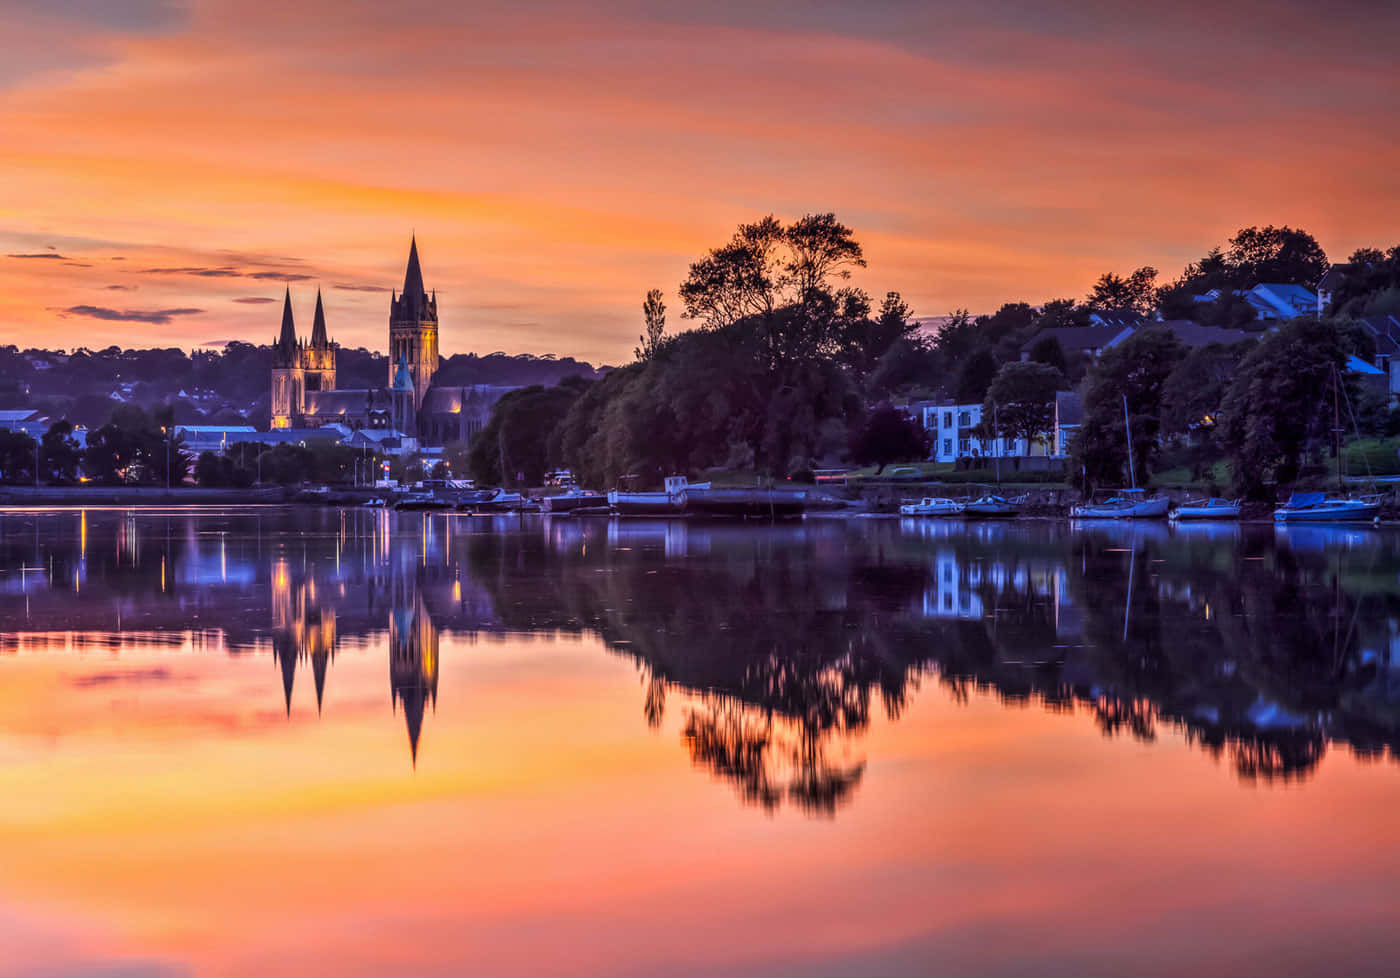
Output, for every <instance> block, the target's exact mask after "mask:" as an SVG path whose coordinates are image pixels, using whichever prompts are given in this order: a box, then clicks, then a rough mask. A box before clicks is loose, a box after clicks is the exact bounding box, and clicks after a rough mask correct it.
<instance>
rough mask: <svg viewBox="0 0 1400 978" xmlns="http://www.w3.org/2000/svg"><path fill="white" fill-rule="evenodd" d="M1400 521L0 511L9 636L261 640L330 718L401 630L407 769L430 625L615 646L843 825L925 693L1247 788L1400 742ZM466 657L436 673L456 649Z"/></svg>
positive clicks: (726, 759) (1392, 748) (289, 687)
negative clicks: (1128, 742) (307, 682)
mask: <svg viewBox="0 0 1400 978" xmlns="http://www.w3.org/2000/svg"><path fill="white" fill-rule="evenodd" d="M1397 573H1400V538H1397V537H1395V536H1394V535H1391V534H1388V533H1384V532H1379V531H1375V530H1370V529H1355V528H1339V529H1332V528H1326V527H1287V528H1280V529H1278V530H1275V529H1274V528H1273V527H1238V526H1224V527H1219V526H1208V525H1200V526H1189V527H1188V526H1182V527H1177V528H1172V527H1168V526H1166V525H1165V524H1113V523H1109V524H1085V525H1083V526H1080V527H1077V528H1076V529H1075V530H1073V531H1070V530H1068V529H1066V528H1064V527H1062V526H1058V525H1053V524H1049V523H1033V522H1027V523H1020V522H1018V523H1011V524H961V523H956V522H951V521H930V520H902V521H853V522H842V521H835V520H833V521H823V520H808V521H806V522H803V523H796V524H790V525H783V526H778V527H772V528H761V527H753V526H743V525H726V524H718V523H717V524H700V523H686V522H682V521H664V520H658V521H645V520H639V521H611V522H610V521H606V520H597V521H590V520H573V521H560V520H552V521H543V520H538V519H521V518H519V517H498V518H492V519H480V518H467V517H457V516H450V515H448V516H444V515H441V514H427V515H425V514H397V515H396V514H392V513H385V512H368V511H353V510H347V511H332V510H324V511H322V510H296V511H283V510H275V509H273V510H265V511H256V510H245V511H222V510H211V511H202V512H190V511H171V512H164V513H163V512H150V511H147V512H141V513H130V512H125V511H121V510H89V511H81V512H79V511H69V512H57V513H37V514H36V513H16V512H11V513H5V514H3V515H0V654H24V653H29V652H34V651H50V652H52V651H62V652H85V651H89V650H97V649H103V650H110V651H112V652H116V653H120V652H121V651H122V650H124V649H128V648H135V647H145V648H151V647H156V648H161V647H166V648H171V649H176V648H181V649H183V648H188V649H190V650H192V651H195V652H198V653H202V654H207V653H224V654H228V655H233V656H245V655H269V656H270V659H271V661H272V663H273V664H274V665H275V666H276V668H277V674H278V676H279V678H280V683H279V686H280V688H279V689H277V692H276V694H275V695H278V706H279V707H280V708H281V709H282V710H283V711H285V713H286V715H288V716H290V715H291V714H292V712H293V706H294V701H295V699H296V696H295V695H294V691H295V690H296V689H297V682H296V680H297V678H298V673H299V672H300V673H301V674H302V676H305V674H306V669H307V667H309V669H310V675H311V683H312V689H313V690H314V699H315V707H316V711H317V713H318V714H319V713H320V712H321V711H322V710H324V709H333V708H334V707H333V705H332V704H333V701H334V697H333V696H329V697H328V693H327V688H328V685H329V687H330V688H331V689H333V688H334V668H333V667H334V663H335V661H336V657H337V654H338V653H339V652H340V651H341V650H342V649H343V648H345V647H347V646H349V647H355V648H360V649H364V648H369V647H371V646H377V645H381V644H382V645H383V646H384V647H386V648H387V657H388V660H389V661H388V671H389V704H388V707H389V711H390V712H392V713H393V714H397V713H398V712H399V711H400V710H401V711H402V714H403V722H404V724H405V726H406V728H407V737H408V747H409V751H408V758H407V760H408V761H409V762H410V763H411V764H413V765H416V764H417V761H418V756H419V748H420V741H421V740H422V739H423V729H424V724H425V721H426V720H427V719H428V718H429V717H430V716H431V714H432V712H433V711H434V710H435V709H436V705H437V691H438V678H439V668H440V658H439V642H440V635H441V634H442V633H452V634H456V635H463V636H476V635H481V634H492V633H495V634H500V633H505V632H525V633H534V634H553V633H574V634H589V635H594V636H598V637H600V638H601V639H602V640H603V641H604V643H605V644H606V646H607V647H608V648H609V649H610V650H612V651H613V652H614V653H615V654H617V655H620V656H623V657H625V658H626V659H627V660H628V661H630V662H631V663H633V664H634V666H635V668H636V669H637V672H638V675H639V679H640V692H639V695H638V713H639V724H641V725H643V727H644V728H651V729H653V730H656V729H660V728H662V726H663V721H664V719H665V718H666V716H667V715H668V711H675V712H674V713H673V714H672V715H673V716H674V717H677V718H679V720H680V724H679V726H680V730H681V740H680V747H681V749H682V750H683V751H684V752H685V756H686V757H688V758H689V761H690V763H691V764H693V765H694V766H695V767H696V768H697V769H699V770H701V771H703V772H706V773H707V774H708V775H709V776H711V777H713V778H715V779H717V780H719V781H720V782H722V783H725V784H727V785H729V786H730V788H731V789H732V790H733V791H734V792H735V793H736V795H737V796H738V797H739V798H741V799H742V800H743V801H744V802H745V803H747V804H751V805H754V806H757V807H759V808H761V809H763V810H766V811H770V812H773V811H778V810H780V809H783V808H784V807H792V808H794V809H796V810H799V811H801V812H804V813H807V814H814V815H825V816H830V815H833V814H835V813H836V812H838V811H839V810H840V809H841V808H842V807H843V806H845V805H849V804H851V803H852V802H853V801H854V800H855V799H856V798H857V797H858V793H859V790H860V787H861V785H862V783H863V782H864V780H865V779H866V777H867V773H868V771H869V766H868V765H869V761H870V759H869V758H867V756H866V752H865V748H864V746H863V742H864V739H865V737H864V735H865V733H866V731H867V729H868V727H869V726H870V724H871V721H872V718H873V717H874V716H884V717H886V718H888V719H890V720H892V721H897V720H898V718H899V716H900V714H901V712H902V711H903V710H904V708H905V706H906V705H907V704H908V703H909V701H910V698H911V697H912V696H914V695H916V693H917V690H918V688H919V686H920V683H921V682H923V681H925V680H928V681H936V682H938V683H940V684H942V685H943V686H945V687H946V688H947V689H949V690H950V691H952V693H953V694H954V696H955V698H957V699H960V700H963V701H966V700H968V699H969V698H970V697H972V696H973V695H974V694H990V695H993V696H995V697H997V698H998V699H1000V700H1001V701H1002V702H1004V703H1005V704H1007V705H1009V706H1015V705H1026V704H1033V705H1036V706H1038V707H1040V708H1044V709H1048V710H1053V711H1061V712H1074V713H1083V714H1085V715H1087V716H1088V717H1090V718H1092V721H1093V722H1094V723H1096V724H1097V725H1098V727H1099V728H1100V729H1101V730H1102V731H1103V732H1104V733H1105V734H1106V735H1108V736H1113V737H1120V736H1121V737H1131V738H1135V739H1137V740H1139V741H1143V742H1151V741H1153V740H1154V739H1156V738H1158V737H1159V736H1161V733H1162V731H1163V730H1164V729H1170V730H1173V731H1178V732H1180V734H1181V735H1183V736H1184V737H1185V739H1186V740H1187V741H1188V742H1189V743H1191V744H1194V745H1197V746H1198V747H1199V748H1200V749H1201V750H1203V751H1205V752H1207V753H1209V754H1210V755H1212V756H1214V757H1218V758H1222V759H1225V760H1227V761H1228V763H1229V764H1230V765H1231V766H1232V768H1233V770H1234V771H1235V772H1236V773H1237V775H1238V776H1239V777H1240V778H1242V779H1245V780H1248V781H1252V782H1257V783H1271V782H1275V781H1287V780H1290V779H1296V778H1301V777H1306V776H1307V775H1309V774H1310V773H1311V772H1313V771H1315V770H1316V769H1317V767H1318V765H1319V764H1320V763H1321V761H1322V760H1323V758H1324V757H1325V755H1326V753H1327V751H1328V749H1329V747H1332V746H1336V745H1345V746H1346V747H1347V748H1349V749H1350V750H1351V751H1353V752H1354V753H1356V754H1357V755H1359V756H1362V757H1374V758H1379V757H1382V756H1386V755H1388V757H1389V759H1390V760H1392V761H1393V760H1394V759H1395V757H1396V752H1397V745H1400V663H1397V655H1396V650H1397V644H1396V643H1397V635H1400V600H1398V599H1400V582H1398V580H1397ZM448 665H449V668H450V665H451V664H450V663H449V664H448Z"/></svg>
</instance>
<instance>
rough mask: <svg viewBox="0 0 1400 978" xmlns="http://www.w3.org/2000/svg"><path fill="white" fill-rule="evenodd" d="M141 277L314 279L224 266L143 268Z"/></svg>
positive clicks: (296, 280)
mask: <svg viewBox="0 0 1400 978" xmlns="http://www.w3.org/2000/svg"><path fill="white" fill-rule="evenodd" d="M139 274H141V275H190V276H193V277H195V278H251V279H257V280H260V281H268V280H271V281H277V282H305V281H306V280H308V279H310V278H313V277H314V276H311V275H304V274H302V273H300V272H250V271H245V270H244V269H241V268H232V267H230V266H227V265H225V266H222V267H218V268H211V267H206V266H203V265H185V266H182V267H178V268H143V269H141V271H140V272H139Z"/></svg>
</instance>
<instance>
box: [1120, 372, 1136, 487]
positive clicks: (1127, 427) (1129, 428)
mask: <svg viewBox="0 0 1400 978" xmlns="http://www.w3.org/2000/svg"><path fill="white" fill-rule="evenodd" d="M1123 430H1124V431H1125V432H1127V433H1128V479H1129V481H1130V482H1132V484H1133V488H1134V489H1136V488H1137V472H1136V471H1135V470H1134V468H1133V425H1132V422H1131V421H1129V420H1128V395H1127V394H1124V395H1123Z"/></svg>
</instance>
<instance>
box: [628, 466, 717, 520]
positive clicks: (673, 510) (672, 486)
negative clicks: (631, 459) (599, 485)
mask: <svg viewBox="0 0 1400 978" xmlns="http://www.w3.org/2000/svg"><path fill="white" fill-rule="evenodd" d="M691 488H694V489H708V488H710V484H709V483H708V482H704V483H696V484H695V485H694V486H691V485H690V484H689V483H687V482H686V479H685V476H683V475H673V476H668V477H667V479H666V484H665V488H664V489H661V490H660V491H656V492H631V491H625V490H622V489H613V490H611V491H610V492H609V493H608V505H609V506H611V507H612V509H613V511H614V512H616V513H618V514H620V515H622V516H675V515H677V514H679V513H681V512H682V511H683V510H684V507H685V492H686V490H687V489H691Z"/></svg>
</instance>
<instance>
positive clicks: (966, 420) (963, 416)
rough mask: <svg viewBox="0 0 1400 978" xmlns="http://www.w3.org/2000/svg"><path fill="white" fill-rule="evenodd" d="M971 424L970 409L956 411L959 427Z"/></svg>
mask: <svg viewBox="0 0 1400 978" xmlns="http://www.w3.org/2000/svg"><path fill="white" fill-rule="evenodd" d="M971 424H972V412H971V411H960V412H958V425H959V427H962V428H966V427H968V426H969V425H971Z"/></svg>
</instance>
